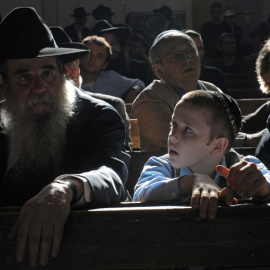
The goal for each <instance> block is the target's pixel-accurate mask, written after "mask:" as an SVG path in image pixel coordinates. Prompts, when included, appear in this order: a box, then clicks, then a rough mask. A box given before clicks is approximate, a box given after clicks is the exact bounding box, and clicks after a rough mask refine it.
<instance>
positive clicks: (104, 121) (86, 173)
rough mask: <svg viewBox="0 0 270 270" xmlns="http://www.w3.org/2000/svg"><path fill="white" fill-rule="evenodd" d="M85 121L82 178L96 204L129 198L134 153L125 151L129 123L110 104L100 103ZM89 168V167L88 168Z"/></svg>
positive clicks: (94, 204)
mask: <svg viewBox="0 0 270 270" xmlns="http://www.w3.org/2000/svg"><path fill="white" fill-rule="evenodd" d="M88 113H89V114H90V113H91V114H92V115H91V117H90V119H89V121H84V122H83V126H84V128H83V129H81V130H80V131H77V132H80V133H81V135H80V139H81V140H84V141H85V142H84V143H83V145H82V149H80V151H81V153H82V155H83V156H84V158H83V159H81V164H80V167H81V168H82V170H81V171H82V172H83V173H80V174H78V176H80V177H84V178H85V179H87V181H88V183H89V185H90V187H91V189H92V191H93V194H94V199H93V202H92V204H91V205H92V206H94V207H96V206H109V205H113V204H115V203H118V202H120V201H123V200H124V198H125V185H126V181H127V177H128V170H127V168H128V165H129V161H130V156H129V155H128V154H126V153H125V144H124V140H125V125H124V123H123V120H122V118H121V117H120V115H119V114H118V113H117V112H116V110H115V109H114V108H112V107H111V106H110V105H106V106H102V105H96V107H95V110H93V111H92V112H88ZM86 168H87V170H85V169H86Z"/></svg>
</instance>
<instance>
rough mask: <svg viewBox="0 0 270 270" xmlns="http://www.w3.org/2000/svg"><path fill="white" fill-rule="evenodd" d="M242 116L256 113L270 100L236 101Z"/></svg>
mask: <svg viewBox="0 0 270 270" xmlns="http://www.w3.org/2000/svg"><path fill="white" fill-rule="evenodd" d="M236 101H237V103H238V105H239V107H240V109H241V112H242V115H243V116H246V115H248V114H250V113H253V112H255V111H256V110H257V109H258V108H259V107H260V106H261V105H263V104H264V103H266V102H268V101H270V99H269V98H253V99H236Z"/></svg>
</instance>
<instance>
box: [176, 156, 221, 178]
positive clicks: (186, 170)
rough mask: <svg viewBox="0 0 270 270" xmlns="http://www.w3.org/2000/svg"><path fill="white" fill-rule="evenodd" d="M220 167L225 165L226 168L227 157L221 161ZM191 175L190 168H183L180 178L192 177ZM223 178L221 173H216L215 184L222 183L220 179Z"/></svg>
mask: <svg viewBox="0 0 270 270" xmlns="http://www.w3.org/2000/svg"><path fill="white" fill-rule="evenodd" d="M220 165H223V166H225V167H226V161H225V157H224V156H223V157H222V160H221V163H220ZM190 174H192V171H191V170H190V169H189V168H182V169H180V177H182V176H186V175H190ZM221 177H222V176H221V175H220V174H219V173H216V175H215V178H214V181H215V183H218V182H219V181H220V178H221Z"/></svg>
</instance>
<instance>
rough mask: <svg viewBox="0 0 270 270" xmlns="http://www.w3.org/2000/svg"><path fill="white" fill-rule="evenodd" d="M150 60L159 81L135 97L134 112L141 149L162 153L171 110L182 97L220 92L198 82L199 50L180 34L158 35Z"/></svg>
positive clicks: (165, 146) (165, 145) (177, 32)
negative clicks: (202, 92) (209, 91)
mask: <svg viewBox="0 0 270 270" xmlns="http://www.w3.org/2000/svg"><path fill="white" fill-rule="evenodd" d="M149 58H150V62H151V64H152V67H153V70H154V72H155V74H156V76H157V77H158V79H156V80H154V81H153V82H152V83H151V84H150V85H148V86H147V87H146V88H145V89H144V90H143V91H142V92H141V93H140V94H139V95H138V97H137V98H136V99H135V101H134V102H133V110H134V113H135V116H136V118H137V119H138V124H139V130H140V142H141V150H149V151H164V150H166V149H167V138H168V134H169V130H170V121H171V116H172V113H173V109H174V107H175V105H176V103H177V102H178V101H179V100H180V99H181V97H182V95H183V94H185V93H186V92H189V91H193V90H195V89H210V90H213V91H221V90H220V89H219V88H218V87H216V86H215V85H213V84H211V83H209V82H204V81H199V76H200V60H199V56H198V50H197V48H196V45H195V43H194V41H193V40H192V39H191V38H190V37H189V36H188V35H186V34H185V33H183V32H181V31H178V30H168V31H165V32H162V33H160V34H159V35H158V36H157V37H156V39H155V41H154V43H153V45H152V47H151V48H150V51H149Z"/></svg>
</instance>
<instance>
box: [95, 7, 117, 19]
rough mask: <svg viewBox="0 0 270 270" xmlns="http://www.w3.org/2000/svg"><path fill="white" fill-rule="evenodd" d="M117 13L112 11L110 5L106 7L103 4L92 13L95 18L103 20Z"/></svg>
mask: <svg viewBox="0 0 270 270" xmlns="http://www.w3.org/2000/svg"><path fill="white" fill-rule="evenodd" d="M114 14H115V13H114V12H112V11H111V9H110V8H109V7H105V6H103V5H99V6H98V7H97V8H95V9H94V10H93V11H92V15H93V17H94V18H95V20H102V19H105V18H108V17H111V16H113V15H114Z"/></svg>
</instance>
